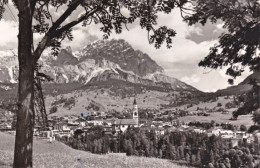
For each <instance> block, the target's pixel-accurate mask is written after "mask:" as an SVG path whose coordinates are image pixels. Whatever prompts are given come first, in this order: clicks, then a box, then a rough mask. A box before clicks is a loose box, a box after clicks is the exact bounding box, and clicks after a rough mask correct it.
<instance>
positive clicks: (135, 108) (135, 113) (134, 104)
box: [133, 99, 139, 126]
mask: <svg viewBox="0 0 260 168" xmlns="http://www.w3.org/2000/svg"><path fill="white" fill-rule="evenodd" d="M133 106H134V107H133V120H135V122H136V123H137V126H139V117H138V107H137V103H136V99H134V103H133Z"/></svg>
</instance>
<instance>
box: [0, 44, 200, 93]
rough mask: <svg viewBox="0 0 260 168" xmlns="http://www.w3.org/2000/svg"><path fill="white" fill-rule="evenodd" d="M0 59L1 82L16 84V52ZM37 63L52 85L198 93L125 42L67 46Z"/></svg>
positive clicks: (5, 54) (2, 54)
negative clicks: (119, 83) (135, 86)
mask: <svg viewBox="0 0 260 168" xmlns="http://www.w3.org/2000/svg"><path fill="white" fill-rule="evenodd" d="M0 58H1V61H0V82H2V83H16V82H17V79H18V78H17V77H18V61H17V56H16V54H15V51H8V52H6V53H0ZM39 64H40V65H42V66H41V67H42V68H41V69H40V71H42V72H43V73H45V74H47V75H49V76H50V77H51V78H52V79H53V82H54V83H60V84H64V83H73V82H79V83H81V84H86V85H90V84H92V83H104V82H107V81H110V82H111V81H113V80H115V81H122V82H125V83H131V84H138V85H143V86H149V87H151V86H152V87H156V88H160V89H163V90H165V89H167V90H183V91H190V92H200V91H198V90H197V89H196V88H194V87H192V86H190V85H188V84H186V83H184V82H181V81H180V80H178V79H176V78H173V77H169V76H167V75H165V74H164V69H163V68H162V67H160V66H159V65H158V64H157V63H156V62H155V61H154V60H152V59H151V58H150V57H149V56H148V55H147V54H145V53H143V52H141V51H139V50H134V49H133V48H132V46H131V45H130V44H129V43H127V42H126V41H124V40H114V39H113V40H110V41H104V40H101V41H96V42H94V43H92V44H89V45H87V46H86V47H84V48H83V49H82V50H80V51H76V52H72V50H71V48H70V47H67V48H66V49H62V50H61V52H60V54H59V55H58V56H57V57H53V56H51V55H50V54H48V53H47V52H45V53H44V54H43V56H42V58H41V59H40V61H39Z"/></svg>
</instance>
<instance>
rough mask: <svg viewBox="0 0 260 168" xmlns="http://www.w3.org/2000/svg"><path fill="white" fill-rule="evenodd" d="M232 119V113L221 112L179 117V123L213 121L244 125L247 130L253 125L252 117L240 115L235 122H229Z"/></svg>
mask: <svg viewBox="0 0 260 168" xmlns="http://www.w3.org/2000/svg"><path fill="white" fill-rule="evenodd" d="M231 117H232V113H228V114H222V113H221V112H214V113H210V116H185V117H180V118H179V120H180V121H184V122H190V121H199V122H210V121H211V120H214V121H215V123H219V124H221V123H230V124H233V125H237V126H240V125H245V126H246V127H247V128H249V127H250V126H251V125H253V124H254V123H253V121H252V115H241V116H239V117H238V119H237V120H229V119H230V118H231Z"/></svg>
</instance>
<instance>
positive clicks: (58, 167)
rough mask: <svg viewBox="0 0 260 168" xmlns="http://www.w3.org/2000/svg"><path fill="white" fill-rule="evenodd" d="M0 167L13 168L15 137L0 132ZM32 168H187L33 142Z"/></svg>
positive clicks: (168, 162) (56, 144)
mask: <svg viewBox="0 0 260 168" xmlns="http://www.w3.org/2000/svg"><path fill="white" fill-rule="evenodd" d="M0 137H1V140H0V167H11V166H12V162H13V150H14V136H12V135H9V134H5V133H2V132H0ZM33 166H34V167H37V168H62V167H64V168H74V167H82V168H83V167H88V168H92V167H93V168H94V167H95V168H128V167H129V168H130V167H131V168H133V167H134V168H146V167H147V168H158V167H160V168H170V167H171V168H184V167H186V166H180V165H177V164H176V163H173V162H172V161H170V160H165V159H157V158H145V157H134V156H131V157H130V156H125V155H120V154H107V155H97V154H92V153H89V152H85V151H79V150H75V149H72V148H70V147H68V146H66V145H64V144H62V143H60V142H58V141H53V142H52V143H49V142H47V141H46V140H41V139H34V153H33Z"/></svg>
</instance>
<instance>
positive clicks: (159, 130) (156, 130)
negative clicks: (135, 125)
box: [154, 127, 165, 136]
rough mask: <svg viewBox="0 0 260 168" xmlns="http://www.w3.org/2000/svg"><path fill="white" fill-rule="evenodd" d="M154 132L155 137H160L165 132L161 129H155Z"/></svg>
mask: <svg viewBox="0 0 260 168" xmlns="http://www.w3.org/2000/svg"><path fill="white" fill-rule="evenodd" d="M154 132H155V134H156V135H158V136H161V135H164V133H165V130H164V128H163V127H157V128H155V129H154Z"/></svg>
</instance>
